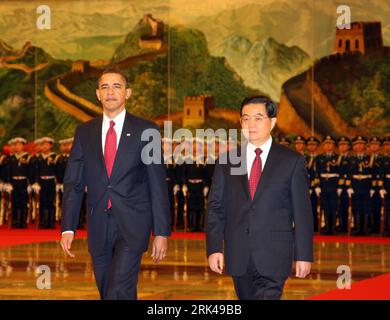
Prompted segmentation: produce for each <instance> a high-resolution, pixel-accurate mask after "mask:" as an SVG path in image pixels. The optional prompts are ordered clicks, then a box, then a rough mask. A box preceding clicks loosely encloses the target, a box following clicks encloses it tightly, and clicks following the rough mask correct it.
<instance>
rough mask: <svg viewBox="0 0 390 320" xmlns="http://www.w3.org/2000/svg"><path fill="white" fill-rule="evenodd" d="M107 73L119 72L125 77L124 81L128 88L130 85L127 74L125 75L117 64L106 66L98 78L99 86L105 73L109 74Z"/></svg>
mask: <svg viewBox="0 0 390 320" xmlns="http://www.w3.org/2000/svg"><path fill="white" fill-rule="evenodd" d="M107 73H116V74H119V75H120V76H121V77H122V78H123V81H124V82H125V84H126V88H128V87H129V79H128V78H127V76H126V75H125V73H124V72H123V71H122V70H121V69H119V68H118V67H115V66H109V67H107V68H105V69H104V70H103V72H102V74H101V75H100V77H99V79H98V82H97V87H98V88H99V83H100V79H101V78H102V76H103V75H105V74H107Z"/></svg>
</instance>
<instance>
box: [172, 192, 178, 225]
mask: <svg viewBox="0 0 390 320" xmlns="http://www.w3.org/2000/svg"><path fill="white" fill-rule="evenodd" d="M177 198H178V196H177V192H176V194H175V195H174V196H173V231H176V227H177V219H178V214H179V213H178V210H179V201H178V199H177Z"/></svg>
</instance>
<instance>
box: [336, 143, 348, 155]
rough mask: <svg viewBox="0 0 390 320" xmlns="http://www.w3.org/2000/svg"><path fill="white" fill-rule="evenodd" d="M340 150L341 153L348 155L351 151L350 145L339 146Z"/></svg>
mask: <svg viewBox="0 0 390 320" xmlns="http://www.w3.org/2000/svg"><path fill="white" fill-rule="evenodd" d="M338 149H339V152H340V153H346V152H348V150H349V145H348V144H346V143H342V144H339V147H338Z"/></svg>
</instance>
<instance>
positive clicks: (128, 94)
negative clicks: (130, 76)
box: [126, 88, 132, 100]
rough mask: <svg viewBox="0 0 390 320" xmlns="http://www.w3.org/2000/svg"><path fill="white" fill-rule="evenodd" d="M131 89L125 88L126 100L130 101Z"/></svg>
mask: <svg viewBox="0 0 390 320" xmlns="http://www.w3.org/2000/svg"><path fill="white" fill-rule="evenodd" d="M131 93H132V92H131V88H126V100H127V99H130V97H131Z"/></svg>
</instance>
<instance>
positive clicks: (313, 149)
mask: <svg viewBox="0 0 390 320" xmlns="http://www.w3.org/2000/svg"><path fill="white" fill-rule="evenodd" d="M307 150H309V152H310V153H314V152H316V151H317V145H316V144H308V145H307Z"/></svg>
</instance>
